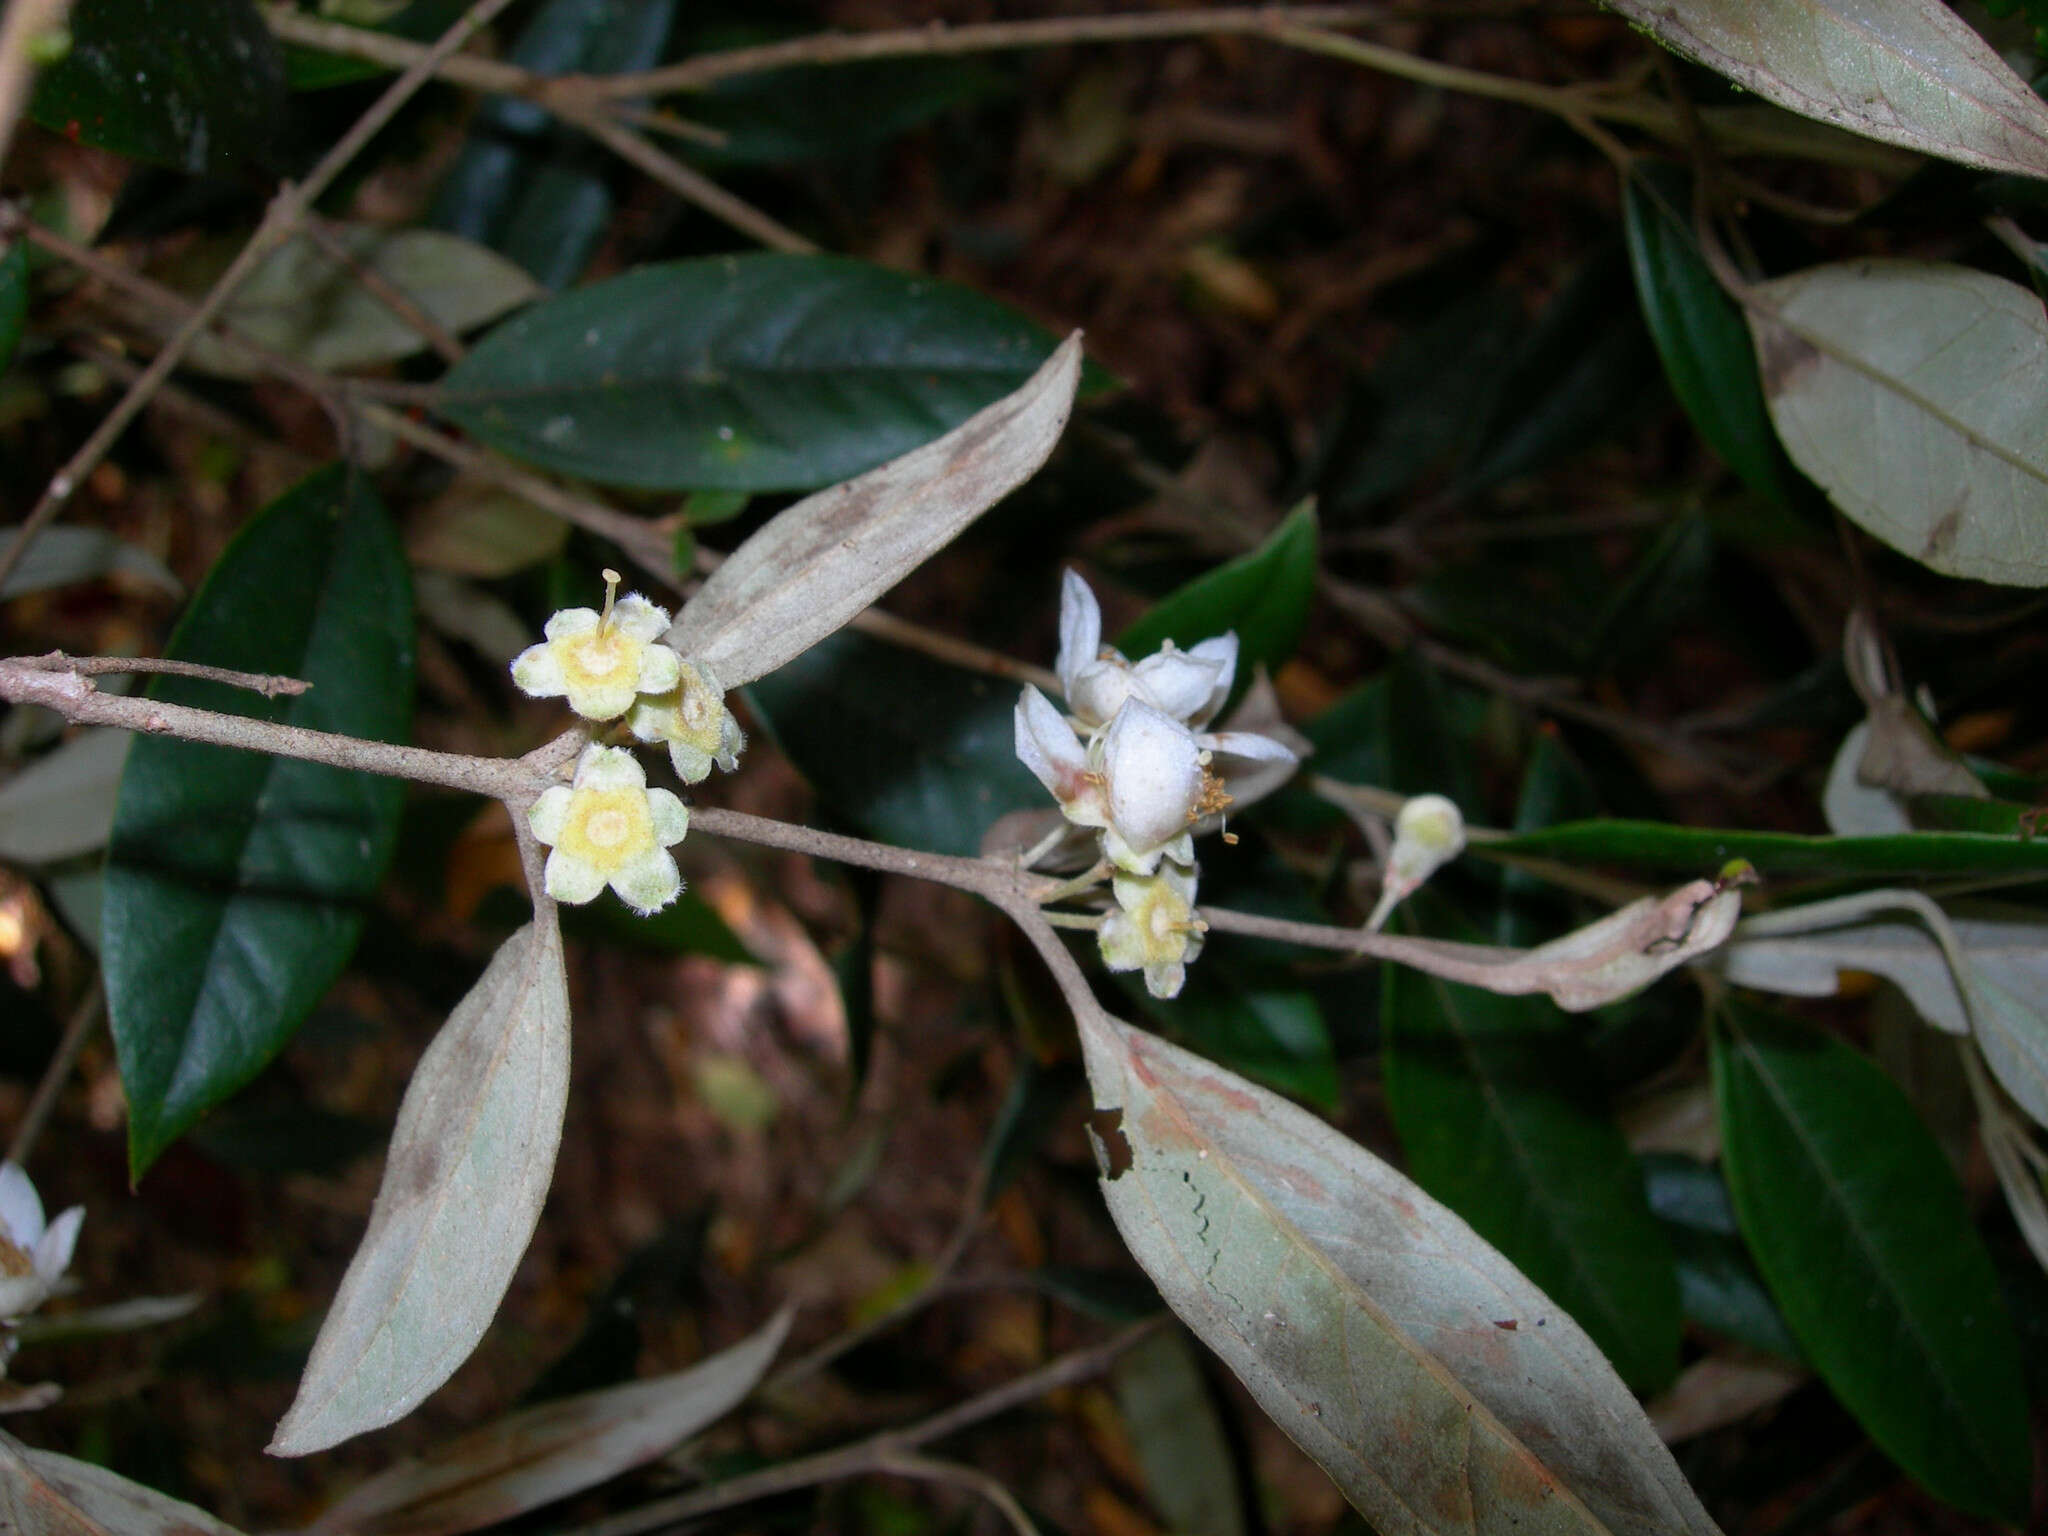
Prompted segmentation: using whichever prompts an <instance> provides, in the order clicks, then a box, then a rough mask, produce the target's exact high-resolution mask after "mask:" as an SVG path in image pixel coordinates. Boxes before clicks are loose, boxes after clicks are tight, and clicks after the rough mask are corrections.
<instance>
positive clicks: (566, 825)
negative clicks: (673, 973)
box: [526, 746, 690, 917]
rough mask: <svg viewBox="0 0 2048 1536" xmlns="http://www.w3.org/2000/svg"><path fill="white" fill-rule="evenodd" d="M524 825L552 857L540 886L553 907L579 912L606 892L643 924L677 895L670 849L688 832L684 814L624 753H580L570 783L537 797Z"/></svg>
mask: <svg viewBox="0 0 2048 1536" xmlns="http://www.w3.org/2000/svg"><path fill="white" fill-rule="evenodd" d="M526 819H527V823H528V825H530V826H531V827H532V828H533V835H534V836H535V837H537V838H539V839H540V840H541V842H543V843H545V844H546V845H547V846H548V847H549V848H550V849H551V850H553V851H552V852H550V853H549V854H548V865H547V877H546V885H547V893H548V894H549V895H550V896H552V897H554V898H555V900H557V901H566V902H569V903H571V904H574V905H580V904H581V903H583V902H586V901H590V900H592V899H593V898H594V897H595V896H596V895H597V893H598V892H599V891H601V890H603V889H604V888H605V887H606V886H607V885H609V886H610V887H611V888H612V889H613V890H614V891H616V892H617V893H618V896H619V899H620V900H621V901H623V902H625V904H626V905H627V906H629V907H631V908H632V909H633V910H634V911H636V912H638V913H639V914H640V915H641V916H643V917H645V916H646V915H647V914H649V913H651V912H658V911H660V910H661V909H662V908H663V907H665V906H667V905H668V904H669V903H670V902H672V901H674V900H675V899H676V897H677V895H678V894H679V893H680V892H681V891H682V888H683V880H682V875H681V873H680V872H679V871H678V870H677V869H676V861H675V856H674V855H673V854H671V853H670V852H669V851H668V848H669V845H670V844H671V843H679V842H681V841H682V840H683V838H684V836H685V835H686V834H687V833H688V832H689V830H690V813H689V810H688V809H687V808H686V807H685V806H684V804H683V802H682V801H680V800H678V799H677V798H676V797H675V796H674V795H672V794H670V793H669V792H668V791H667V790H665V789H649V788H648V787H647V774H646V771H645V770H644V769H642V768H641V766H640V764H639V761H638V760H637V759H636V758H635V757H634V756H633V754H632V753H631V752H628V751H627V750H626V749H625V748H623V747H598V746H591V747H585V748H584V749H583V756H582V757H581V758H579V759H578V760H577V763H576V777H575V779H574V781H573V782H571V783H569V784H566V785H565V784H557V785H555V786H553V787H552V788H550V789H546V790H543V791H542V792H541V796H540V798H539V799H538V800H536V801H534V802H533V805H532V807H531V808H530V809H529V810H528V811H527V813H526Z"/></svg>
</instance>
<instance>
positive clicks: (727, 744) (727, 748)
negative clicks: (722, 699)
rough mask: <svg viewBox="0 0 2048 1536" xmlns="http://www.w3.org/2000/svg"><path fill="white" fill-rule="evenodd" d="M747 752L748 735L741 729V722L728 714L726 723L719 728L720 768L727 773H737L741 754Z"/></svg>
mask: <svg viewBox="0 0 2048 1536" xmlns="http://www.w3.org/2000/svg"><path fill="white" fill-rule="evenodd" d="M746 750H747V733H746V732H745V731H743V730H741V729H740V723H739V721H737V720H735V719H733V717H732V714H731V712H730V711H728V712H727V714H726V717H725V723H724V724H723V725H721V726H720V727H719V728H718V766H719V767H721V768H723V769H724V770H725V771H726V772H727V773H732V772H735V771H736V770H737V769H738V768H739V765H740V754H741V753H742V752H744V751H746Z"/></svg>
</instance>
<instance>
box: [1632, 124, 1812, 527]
mask: <svg viewBox="0 0 2048 1536" xmlns="http://www.w3.org/2000/svg"><path fill="white" fill-rule="evenodd" d="M1622 212H1623V215H1624V218H1625V222H1626V228H1627V232H1628V255H1629V265H1630V267H1631V268H1632V269H1633V271H1634V273H1635V279H1636V302H1637V303H1638V304H1640V305H1641V306H1642V310H1643V319H1644V320H1645V321H1646V322H1648V324H1649V327H1650V337H1651V339H1652V340H1653V341H1655V342H1656V343H1657V354H1658V356H1660V357H1661V358H1663V360H1664V377H1665V378H1666V379H1668V380H1669V381H1670V383H1671V392H1672V393H1673V394H1675V395H1677V396H1678V400H1679V403H1680V404H1681V405H1683V406H1684V407H1685V413H1686V415H1688V416H1690V417H1691V418H1692V424H1693V426H1694V427H1696V428H1697V429H1698V430H1699V434H1700V436H1701V437H1703V438H1705V439H1706V442H1707V446H1708V447H1710V448H1712V449H1713V450H1714V452H1716V453H1718V454H1719V455H1720V456H1721V458H1722V460H1723V461H1724V462H1725V463H1726V464H1727V465H1728V467H1729V468H1730V469H1732V470H1734V471H1735V473H1736V474H1738V475H1740V476H1741V477H1742V482H1743V484H1745V485H1747V486H1748V487H1749V488H1750V489H1751V490H1752V491H1754V492H1755V493H1756V494H1757V495H1759V496H1761V497H1763V498H1764V499H1765V500H1767V501H1772V502H1775V503H1776V504H1777V505H1779V506H1781V507H1791V506H1795V505H1797V504H1798V502H1799V501H1800V500H1801V499H1803V497H1804V495H1805V494H1808V493H1806V492H1805V490H1804V487H1802V486H1801V484H1800V482H1799V477H1798V474H1797V472H1796V471H1794V469H1793V468H1792V465H1791V462H1790V461H1789V460H1788V459H1787V458H1786V457H1785V450H1784V449H1783V448H1781V447H1779V446H1778V434H1777V432H1776V430H1775V429H1774V428H1773V427H1772V426H1771V415H1770V411H1769V409H1768V408H1767V407H1766V406H1765V405H1764V393H1763V390H1762V388H1761V387H1760V386H1759V385H1758V383H1757V374H1756V349H1755V348H1754V347H1753V346H1752V345H1751V344H1750V339H1749V327H1748V326H1747V325H1746V324H1744V323H1743V318H1742V310H1741V308H1740V307H1739V306H1738V305H1737V304H1736V302H1735V301H1734V300H1733V299H1731V298H1729V297H1728V295H1727V294H1726V293H1724V292H1723V291H1722V289H1721V285H1720V284H1719V283H1717V282H1715V281H1714V274H1713V273H1712V272H1711V271H1709V270H1708V269H1707V264H1706V262H1705V261H1704V260H1702V259H1701V257H1700V253H1699V244H1698V241H1697V239H1696V237H1695V236H1694V234H1693V230H1692V190H1691V183H1690V181H1689V180H1688V178H1687V177H1686V176H1685V175H1684V174H1683V173H1681V172H1680V171H1678V170H1677V168H1676V167H1672V166H1665V165H1660V164H1645V165H1641V166H1639V167H1638V168H1637V171H1636V174H1634V175H1633V176H1631V177H1629V178H1628V180H1627V181H1626V182H1625V183H1624V184H1623V186H1622Z"/></svg>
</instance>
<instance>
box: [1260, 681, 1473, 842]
mask: <svg viewBox="0 0 2048 1536" xmlns="http://www.w3.org/2000/svg"><path fill="white" fill-rule="evenodd" d="M1453 702H1454V701H1453V698H1452V695H1451V690H1450V687H1449V685H1447V684H1446V683H1445V682H1444V679H1443V676H1442V674H1441V673H1439V672H1438V671H1437V670H1436V668H1434V667H1432V666H1431V665H1430V664H1429V663H1428V662H1426V661H1423V660H1421V659H1420V658H1418V657H1417V656H1416V655H1415V653H1414V652H1412V651H1410V652H1408V653H1406V654H1404V655H1403V656H1402V657H1401V658H1400V659H1399V660H1397V661H1396V662H1395V663H1394V664H1393V665H1392V666H1391V667H1389V668H1388V669H1387V670H1386V671H1384V672H1382V673H1381V674H1380V675H1379V676H1378V677H1376V678H1374V679H1373V680H1372V681H1371V682H1369V683H1366V684H1364V685H1363V686H1361V687H1358V688H1354V689H1353V690H1352V691H1351V692H1349V693H1347V694H1345V695H1344V697H1343V698H1341V699H1339V700H1338V701H1337V702H1336V703H1335V704H1332V705H1331V706H1330V707H1329V708H1328V709H1326V710H1324V711H1323V712H1322V713H1321V714H1320V715H1317V716H1316V717H1315V719H1313V720H1311V721H1309V722H1308V724H1307V725H1305V726H1304V727H1302V734H1303V735H1305V736H1307V737H1308V739H1309V741H1310V743H1311V744H1312V745H1313V746H1314V749H1315V750H1314V752H1313V753H1312V754H1311V756H1310V758H1309V761H1308V771H1309V772H1311V773H1317V774H1321V775H1322V776H1324V777H1325V778H1330V779H1335V780H1337V781H1339V782H1340V783H1344V784H1371V785H1377V786H1378V787H1380V788H1382V789H1392V790H1398V791H1400V792H1401V793H1402V794H1408V795H1420V794H1440V795H1448V796H1449V797H1450V798H1451V799H1452V800H1455V801H1456V802H1457V803H1458V806H1459V808H1460V809H1461V810H1463V811H1464V812H1465V814H1466V816H1467V817H1471V818H1474V819H1476V818H1477V816H1478V811H1479V807H1480V801H1479V798H1478V794H1479V791H1478V787H1477V784H1476V783H1475V781H1474V779H1473V775H1472V764H1471V758H1470V754H1469V752H1468V751H1467V749H1466V743H1465V741H1464V739H1463V737H1462V736H1461V733H1460V732H1459V731H1458V729H1457V728H1456V726H1455V724H1454V723H1453V713H1454V711H1453ZM1270 805H1271V809H1270V810H1267V809H1265V808H1262V811H1261V813H1262V814H1265V815H1274V816H1277V817H1278V818H1279V819H1280V820H1281V821H1282V822H1284V823H1289V824H1296V825H1316V824H1325V825H1326V824H1330V823H1334V822H1337V821H1340V820H1341V819H1342V813H1341V812H1339V811H1338V810H1337V809H1336V808H1335V807H1334V806H1332V805H1330V804H1329V802H1327V801H1325V800H1322V799H1319V798H1317V797H1315V796H1313V795H1311V794H1310V793H1309V792H1308V790H1307V789H1306V788H1304V787H1302V786H1300V784H1299V783H1298V781H1297V783H1295V784H1290V785H1289V786H1288V787H1287V788H1286V789H1284V790H1282V791H1281V793H1280V795H1279V796H1277V797H1276V798H1275V799H1274V801H1272V802H1270Z"/></svg>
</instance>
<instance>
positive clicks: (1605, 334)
mask: <svg viewBox="0 0 2048 1536" xmlns="http://www.w3.org/2000/svg"><path fill="white" fill-rule="evenodd" d="M1627 281H1628V276H1627V264H1626V261H1625V259H1624V257H1623V254H1622V252H1621V249H1620V247H1619V243H1618V242H1617V243H1615V244H1614V245H1611V246H1604V247H1602V248H1601V249H1600V250H1599V251H1598V252H1597V253H1596V254H1595V255H1594V256H1592V257H1591V258H1589V259H1588V260H1587V261H1586V262H1585V263H1583V264H1582V265H1581V266H1580V267H1579V268H1578V269H1577V270H1576V271H1574V272H1573V273H1572V274H1571V276H1570V277H1569V278H1567V279H1566V280H1565V283H1564V286H1563V287H1562V288H1560V289H1559V290H1558V292H1557V296H1556V297H1555V298H1553V299H1552V300H1551V301H1550V302H1549V303H1548V304H1546V305H1545V306H1544V308H1543V313H1542V314H1541V315H1539V316H1537V319H1536V324H1535V325H1534V326H1533V327H1532V328H1531V329H1530V331H1529V333H1528V335H1526V336H1525V337H1524V338H1523V339H1522V341H1521V343H1520V344H1519V345H1518V346H1516V348H1515V349H1514V350H1513V351H1512V352H1511V353H1510V354H1509V355H1508V356H1507V358H1506V359H1505V360H1504V361H1503V363H1502V365H1501V373H1500V378H1499V380H1498V382H1497V384H1496V386H1495V388H1494V390H1493V392H1492V395H1491V398H1490V400H1488V402H1487V403H1486V407H1485V410H1484V414H1483V415H1481V417H1480V420H1479V426H1478V428H1477V429H1476V431H1475V433H1474V437H1473V445H1472V448H1471V450H1470V452H1469V454H1468V456H1467V458H1466V462H1465V466H1464V469H1463V470H1462V471H1461V473H1460V474H1459V477H1458V484H1457V489H1458V490H1459V492H1460V493H1462V494H1466V495H1470V494H1472V493H1474V492H1476V491H1480V490H1484V489H1485V488H1486V487H1488V486H1492V485H1498V484H1499V483H1500V482H1501V481H1503V480H1509V479H1513V478H1514V477H1515V476H1517V475H1526V474H1530V473H1532V472H1534V471H1536V470H1539V469H1542V468H1543V467H1545V466H1546V465H1548V464H1551V463H1554V462H1556V461H1557V460H1559V459H1562V458H1565V457H1566V456H1568V455H1570V454H1573V453H1577V452H1578V451H1579V450H1581V449H1583V448H1587V447H1590V446H1591V445H1592V444H1593V443H1595V442H1597V441H1599V440H1600V439H1601V438H1603V437H1605V436H1607V435H1608V434H1609V433H1611V432H1612V431H1613V430H1614V429H1615V427H1616V425H1617V424H1618V423H1620V422H1621V421H1622V420H1624V419H1625V418H1626V417H1627V415H1628V414H1629V412H1631V411H1633V410H1636V409H1638V408H1640V407H1641V405H1642V404H1643V402H1644V401H1645V400H1648V399H1653V398H1655V395H1654V390H1655V382H1656V376H1657V354H1656V350H1655V348H1653V347H1652V346H1651V345H1650V338H1649V335H1648V334H1647V332H1646V331H1645V330H1644V328H1643V325H1642V323H1641V317H1640V316H1638V315H1637V314H1635V313H1634V311H1632V310H1631V311H1621V310H1617V308H1616V307H1615V303H1614V295H1615V292H1616V291H1617V289H1618V288H1619V286H1620V285H1621V284H1624V283H1626V282H1627Z"/></svg>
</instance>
